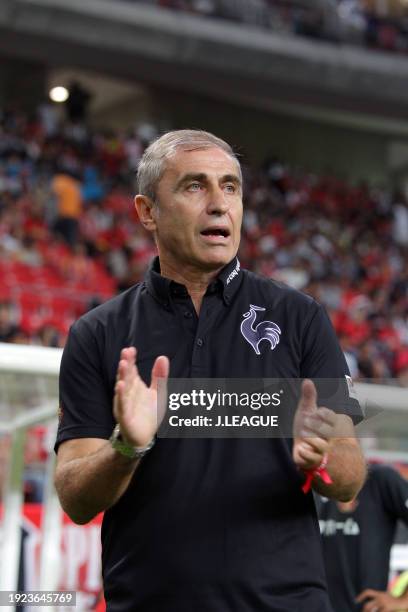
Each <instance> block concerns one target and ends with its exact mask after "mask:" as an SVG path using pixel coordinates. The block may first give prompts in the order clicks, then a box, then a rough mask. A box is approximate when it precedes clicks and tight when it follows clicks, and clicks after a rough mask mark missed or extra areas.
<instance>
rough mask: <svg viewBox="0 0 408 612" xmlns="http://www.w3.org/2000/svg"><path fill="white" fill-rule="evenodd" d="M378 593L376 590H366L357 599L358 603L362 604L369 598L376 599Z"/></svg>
mask: <svg viewBox="0 0 408 612" xmlns="http://www.w3.org/2000/svg"><path fill="white" fill-rule="evenodd" d="M377 593H378V591H375V590H374V589H364V591H361V593H360V594H359V595H358V596H357V597H356V601H357V603H361V602H362V601H364V599H368V598H369V597H375V596H376V595H377Z"/></svg>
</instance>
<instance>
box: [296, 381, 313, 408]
mask: <svg viewBox="0 0 408 612" xmlns="http://www.w3.org/2000/svg"><path fill="white" fill-rule="evenodd" d="M298 408H299V409H300V410H303V411H305V412H315V411H316V410H317V391H316V387H315V386H314V384H313V382H312V381H311V380H310V379H308V378H307V379H306V380H304V381H303V382H302V388H301V396H300V400H299V404H298Z"/></svg>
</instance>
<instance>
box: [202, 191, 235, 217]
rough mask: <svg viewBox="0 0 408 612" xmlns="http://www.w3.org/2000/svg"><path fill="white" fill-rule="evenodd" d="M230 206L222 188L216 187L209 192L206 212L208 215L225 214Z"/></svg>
mask: <svg viewBox="0 0 408 612" xmlns="http://www.w3.org/2000/svg"><path fill="white" fill-rule="evenodd" d="M229 207H230V203H229V202H228V198H227V197H226V196H225V193H224V191H223V189H221V188H220V187H217V188H215V189H212V190H211V191H210V193H209V198H208V204H207V212H208V214H209V215H225V213H226V212H227V211H228V209H229Z"/></svg>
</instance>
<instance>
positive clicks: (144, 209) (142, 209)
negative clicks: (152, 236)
mask: <svg viewBox="0 0 408 612" xmlns="http://www.w3.org/2000/svg"><path fill="white" fill-rule="evenodd" d="M135 208H136V212H137V214H138V215H139V219H140V222H141V224H142V225H143V227H145V228H146V229H147V230H148V231H149V232H154V231H156V215H155V206H154V202H153V201H152V200H151V199H150V198H148V197H147V196H144V195H137V196H136V197H135Z"/></svg>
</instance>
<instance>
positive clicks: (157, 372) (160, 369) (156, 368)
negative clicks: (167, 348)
mask: <svg viewBox="0 0 408 612" xmlns="http://www.w3.org/2000/svg"><path fill="white" fill-rule="evenodd" d="M169 370H170V362H169V359H168V357H165V356H164V355H161V356H160V357H157V359H156V361H155V362H154V364H153V368H152V382H151V384H150V388H151V389H154V390H155V391H157V385H158V384H159V380H160V379H167V378H168V376H169Z"/></svg>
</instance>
